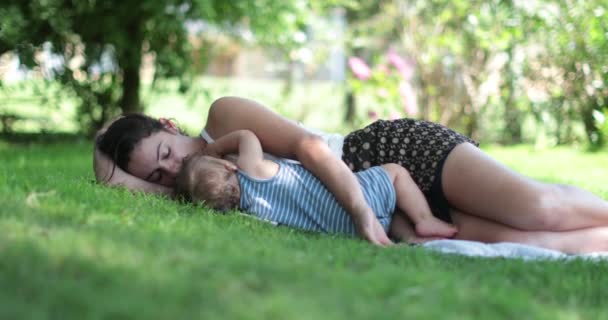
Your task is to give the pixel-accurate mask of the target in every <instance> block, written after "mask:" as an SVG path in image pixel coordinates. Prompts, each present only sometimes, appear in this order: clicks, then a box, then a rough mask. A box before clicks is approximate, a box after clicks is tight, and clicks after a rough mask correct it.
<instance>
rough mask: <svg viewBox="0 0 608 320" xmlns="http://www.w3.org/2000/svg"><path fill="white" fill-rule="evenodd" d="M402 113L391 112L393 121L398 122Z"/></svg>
mask: <svg viewBox="0 0 608 320" xmlns="http://www.w3.org/2000/svg"><path fill="white" fill-rule="evenodd" d="M401 118H402V117H401V113H399V111H393V112H391V115H390V118H389V119H391V120H397V119H401Z"/></svg>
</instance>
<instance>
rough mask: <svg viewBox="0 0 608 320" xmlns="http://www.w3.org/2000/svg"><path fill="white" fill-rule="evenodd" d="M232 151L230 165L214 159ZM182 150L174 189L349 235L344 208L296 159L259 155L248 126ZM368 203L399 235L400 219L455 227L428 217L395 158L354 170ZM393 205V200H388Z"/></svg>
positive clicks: (433, 230) (441, 233)
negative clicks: (186, 152)
mask: <svg viewBox="0 0 608 320" xmlns="http://www.w3.org/2000/svg"><path fill="white" fill-rule="evenodd" d="M235 152H238V159H237V160H236V165H235V164H234V163H232V162H230V161H227V160H224V159H220V158H219V157H221V156H224V155H226V154H231V153H235ZM205 153H206V154H213V155H214V156H218V158H216V157H211V156H207V155H204V154H203V153H197V154H194V155H191V156H190V157H188V158H187V159H186V160H185V161H184V164H183V166H182V169H181V171H180V173H179V174H178V176H177V178H176V194H177V195H180V196H183V197H184V198H186V199H189V200H191V201H193V202H195V203H204V204H205V205H207V206H209V207H212V208H214V209H219V210H229V209H236V208H239V209H241V210H243V211H245V212H247V213H249V214H251V215H254V216H256V217H258V218H260V219H263V220H268V221H271V222H274V223H277V224H284V225H287V226H290V227H294V228H299V229H304V230H309V231H317V232H326V233H340V234H349V235H356V228H355V225H354V223H353V221H352V219H351V217H350V215H349V214H348V213H347V212H346V211H345V210H344V209H343V208H342V207H341V206H340V204H339V203H338V202H337V200H336V199H335V198H334V196H333V195H332V194H331V193H330V192H329V191H328V190H327V189H326V188H325V186H324V185H323V184H322V183H321V181H320V180H318V179H317V178H316V177H315V176H314V175H313V174H312V173H311V172H309V171H308V170H306V169H305V168H304V167H303V166H302V165H300V164H299V163H294V162H290V161H286V160H266V159H264V153H263V151H262V146H261V144H260V141H259V140H258V138H257V137H256V136H255V135H254V134H253V133H252V132H251V131H247V130H240V131H235V132H232V133H230V134H228V135H226V136H224V137H222V138H220V139H218V140H217V141H216V142H215V143H213V144H210V145H208V146H207V149H205ZM355 175H356V177H357V179H358V181H359V183H360V184H361V188H362V190H363V193H364V195H365V199H366V201H367V203H368V204H369V205H370V207H371V208H372V210H373V211H374V212H375V214H376V216H377V218H378V220H379V221H380V223H381V224H382V226H383V227H384V229H385V231H387V232H388V233H389V234H390V235H391V236H392V237H393V238H397V239H402V240H403V239H405V238H407V237H411V235H407V234H404V233H407V232H408V231H407V229H408V227H407V224H408V223H407V221H406V220H405V219H404V217H397V216H398V215H395V216H393V214H394V212H395V211H396V209H398V210H397V211H399V212H404V213H405V214H406V215H407V217H408V218H409V219H410V220H411V221H412V222H413V223H414V225H415V231H416V234H417V235H418V236H420V237H427V238H432V237H437V238H445V237H452V236H454V234H455V233H456V228H455V227H453V226H451V225H450V224H448V223H445V222H443V221H441V220H439V219H437V218H435V217H434V216H433V215H432V213H431V210H430V208H429V206H428V203H427V202H426V199H425V197H424V195H423V194H422V191H420V189H419V188H418V186H417V185H416V183H415V182H414V181H413V180H412V178H411V177H410V175H409V173H408V172H407V170H406V169H404V168H403V167H401V166H399V165H397V164H385V165H382V166H376V167H371V168H369V169H367V170H364V171H361V172H358V173H355ZM395 205H396V206H397V208H395Z"/></svg>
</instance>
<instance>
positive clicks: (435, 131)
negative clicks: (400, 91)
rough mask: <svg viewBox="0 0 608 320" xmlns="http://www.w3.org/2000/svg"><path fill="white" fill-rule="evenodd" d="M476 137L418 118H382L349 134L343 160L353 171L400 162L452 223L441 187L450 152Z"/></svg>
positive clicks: (436, 212) (433, 206) (440, 214)
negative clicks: (446, 160) (445, 164)
mask: <svg viewBox="0 0 608 320" xmlns="http://www.w3.org/2000/svg"><path fill="white" fill-rule="evenodd" d="M465 142H469V143H472V144H474V145H478V143H477V142H475V141H473V140H472V139H470V138H468V137H466V136H464V135H462V134H460V133H458V132H456V131H454V130H452V129H449V128H447V127H445V126H442V125H440V124H437V123H433V122H428V121H422V120H414V119H398V120H378V121H376V122H374V123H372V124H370V125H369V126H367V127H365V128H363V129H360V130H357V131H354V132H352V133H350V134H348V135H347V136H346V137H345V139H344V146H343V149H342V150H343V155H342V159H343V160H344V162H345V163H346V164H347V165H348V166H349V168H350V169H351V170H352V171H355V172H356V171H360V170H364V169H367V168H369V167H371V166H378V165H382V164H387V163H397V164H399V165H401V166H403V167H404V168H405V169H407V170H408V171H409V173H410V175H411V176H412V178H413V179H414V181H415V182H416V184H417V185H418V187H420V189H421V190H422V192H423V193H424V195H425V196H426V198H427V201H428V202H429V206H430V207H431V210H432V211H433V215H435V216H436V217H438V218H440V219H442V220H444V221H447V222H451V220H452V219H451V218H450V214H449V209H450V207H449V204H448V202H447V200H446V198H445V195H444V193H443V188H442V186H441V173H442V170H443V164H444V162H445V159H446V158H447V156H448V154H449V153H450V151H452V149H454V147H456V146H457V145H459V144H461V143H465Z"/></svg>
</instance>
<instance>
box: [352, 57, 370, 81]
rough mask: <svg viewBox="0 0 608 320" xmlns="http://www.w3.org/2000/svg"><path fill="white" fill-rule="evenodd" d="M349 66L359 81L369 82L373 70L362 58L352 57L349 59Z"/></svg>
mask: <svg viewBox="0 0 608 320" xmlns="http://www.w3.org/2000/svg"><path fill="white" fill-rule="evenodd" d="M348 66H349V67H350V70H351V71H352V72H353V73H354V74H355V77H357V78H358V79H359V80H367V79H369V78H370V77H371V76H372V70H371V69H370V68H369V66H368V65H367V63H365V61H363V59H361V58H358V57H351V58H350V59H348Z"/></svg>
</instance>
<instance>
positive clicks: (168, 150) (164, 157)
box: [163, 147, 171, 160]
mask: <svg viewBox="0 0 608 320" xmlns="http://www.w3.org/2000/svg"><path fill="white" fill-rule="evenodd" d="M169 156H171V148H170V147H167V151H165V154H163V160H166V159H169Z"/></svg>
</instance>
